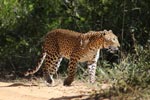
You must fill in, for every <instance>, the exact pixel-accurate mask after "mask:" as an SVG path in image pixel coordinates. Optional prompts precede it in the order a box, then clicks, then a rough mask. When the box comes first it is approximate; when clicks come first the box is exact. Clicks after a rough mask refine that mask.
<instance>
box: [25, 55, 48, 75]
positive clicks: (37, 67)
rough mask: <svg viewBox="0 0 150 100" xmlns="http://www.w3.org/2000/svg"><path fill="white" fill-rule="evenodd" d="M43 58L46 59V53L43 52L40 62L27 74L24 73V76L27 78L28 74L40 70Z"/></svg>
mask: <svg viewBox="0 0 150 100" xmlns="http://www.w3.org/2000/svg"><path fill="white" fill-rule="evenodd" d="M45 58H46V52H43V53H42V57H41V59H40V61H39V62H38V65H37V66H36V67H34V68H33V69H30V70H28V71H27V72H25V73H24V76H28V75H30V74H34V73H36V72H37V71H38V70H39V69H40V67H41V66H42V64H43V62H44V59H45Z"/></svg>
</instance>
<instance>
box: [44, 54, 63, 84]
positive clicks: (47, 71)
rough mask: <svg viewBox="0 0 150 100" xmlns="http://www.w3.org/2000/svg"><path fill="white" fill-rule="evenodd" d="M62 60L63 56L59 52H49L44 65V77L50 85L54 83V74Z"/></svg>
mask: <svg viewBox="0 0 150 100" xmlns="http://www.w3.org/2000/svg"><path fill="white" fill-rule="evenodd" d="M61 61H62V57H61V56H60V55H59V54H47V56H46V59H45V66H44V67H43V77H44V79H45V81H46V84H47V85H48V86H53V85H54V79H53V75H54V74H56V72H57V70H58V68H59V66H60V62H61Z"/></svg>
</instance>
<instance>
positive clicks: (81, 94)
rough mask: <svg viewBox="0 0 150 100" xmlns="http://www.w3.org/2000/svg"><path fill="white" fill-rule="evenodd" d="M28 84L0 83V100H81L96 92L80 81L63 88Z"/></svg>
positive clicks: (60, 85)
mask: <svg viewBox="0 0 150 100" xmlns="http://www.w3.org/2000/svg"><path fill="white" fill-rule="evenodd" d="M29 83H30V82H28V83H18V82H16V83H14V82H13V83H8V82H0V100H81V99H85V98H87V97H89V96H90V94H91V93H92V91H95V90H96V87H95V86H91V85H90V84H87V83H84V82H81V81H75V82H74V83H73V84H72V86H70V87H66V86H63V85H62V82H60V83H59V84H58V85H56V86H54V87H47V86H45V85H44V84H43V83H39V84H38V85H37V86H31V84H29Z"/></svg>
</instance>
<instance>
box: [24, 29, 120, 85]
mask: <svg viewBox="0 0 150 100" xmlns="http://www.w3.org/2000/svg"><path fill="white" fill-rule="evenodd" d="M111 47H113V48H116V49H118V48H119V47H120V43H119V40H118V37H117V36H116V35H115V34H114V33H113V32H112V30H108V31H107V30H103V31H88V32H85V33H81V32H76V31H72V30H68V29H54V30H51V31H50V32H48V33H47V34H46V35H45V37H44V41H43V45H42V57H41V59H40V61H39V62H38V64H37V66H36V67H34V68H32V69H30V70H28V71H26V72H25V73H24V75H25V76H28V75H32V74H34V73H36V72H37V71H38V70H39V69H40V68H41V66H42V64H43V62H44V63H45V64H44V66H42V71H43V77H44V80H45V82H46V84H47V85H48V86H52V85H54V82H55V81H54V79H53V77H54V75H55V74H56V72H57V71H58V68H59V66H60V63H61V61H62V59H63V58H67V59H69V63H68V68H67V77H66V78H65V80H64V82H63V85H64V86H70V85H71V84H72V82H73V81H74V78H75V76H76V73H77V63H78V62H87V69H88V74H89V77H90V78H89V82H90V83H94V82H95V74H96V66H97V62H98V59H99V53H100V50H101V49H103V48H111Z"/></svg>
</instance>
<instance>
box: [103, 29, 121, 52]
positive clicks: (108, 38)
mask: <svg viewBox="0 0 150 100" xmlns="http://www.w3.org/2000/svg"><path fill="white" fill-rule="evenodd" d="M100 33H101V34H102V37H103V39H104V41H103V43H104V44H103V48H106V49H108V50H110V51H112V52H113V51H116V50H118V48H119V47H120V43H119V41H118V37H117V36H116V35H115V34H114V33H113V32H112V30H109V31H107V30H104V31H100Z"/></svg>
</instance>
